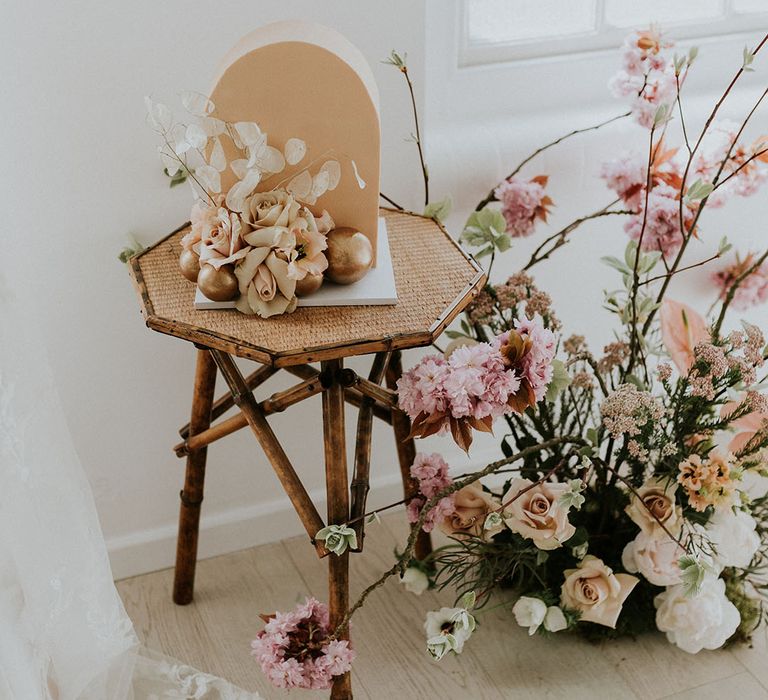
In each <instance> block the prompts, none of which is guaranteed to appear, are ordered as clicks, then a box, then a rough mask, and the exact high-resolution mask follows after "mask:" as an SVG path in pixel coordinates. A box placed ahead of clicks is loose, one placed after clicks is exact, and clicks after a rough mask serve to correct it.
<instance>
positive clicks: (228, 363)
mask: <svg viewBox="0 0 768 700" xmlns="http://www.w3.org/2000/svg"><path fill="white" fill-rule="evenodd" d="M210 353H211V355H212V356H213V359H214V360H215V362H216V364H217V365H218V367H219V371H220V372H221V375H222V376H223V377H224V381H226V383H227V386H229V390H230V391H231V392H232V398H233V399H234V402H235V403H236V404H237V406H238V407H239V408H240V410H241V412H242V414H243V415H244V416H245V418H246V420H247V421H248V425H249V426H250V427H251V430H252V431H253V434H254V436H255V437H256V440H257V441H258V442H259V445H261V449H262V450H263V452H264V454H265V455H266V457H267V459H269V461H270V463H271V464H272V468H273V469H274V470H275V473H276V474H277V478H278V479H280V483H281V484H282V486H283V489H284V490H285V493H286V494H287V495H288V498H290V499H291V503H292V504H293V507H294V509H295V510H296V513H297V515H298V516H299V519H300V520H301V522H302V524H303V525H304V529H305V530H306V531H307V534H308V535H309V539H310V540H311V541H312V544H314V546H315V549H316V550H317V553H318V554H319V555H320V556H325V555H326V554H327V553H328V552H327V550H326V549H325V547H324V546H323V544H322V543H321V542H316V541H315V539H314V538H315V535H316V534H317V533H318V532H319V531H320V530H322V529H323V527H325V524H324V523H323V519H322V518H321V517H320V514H319V513H318V512H317V508H315V504H314V503H313V502H312V499H311V498H310V497H309V494H308V493H307V490H306V488H304V484H303V483H302V482H301V479H299V476H298V474H296V471H295V470H294V468H293V465H292V464H291V462H290V460H289V459H288V456H287V455H286V454H285V451H284V450H283V447H282V445H281V444H280V443H279V441H278V439H277V437H276V436H275V434H274V432H273V431H272V428H271V427H270V425H269V423H268V422H267V419H266V417H265V416H264V411H262V409H261V407H260V406H259V404H258V403H257V401H256V399H255V398H254V396H253V394H252V393H251V391H250V389H248V386H247V385H246V383H245V379H244V378H243V375H242V374H241V373H240V370H239V369H238V368H237V365H236V364H235V362H234V360H233V359H232V357H231V356H230V355H228V354H227V353H225V352H223V351H221V350H214V349H213V348H211V350H210ZM342 400H343V397H342Z"/></svg>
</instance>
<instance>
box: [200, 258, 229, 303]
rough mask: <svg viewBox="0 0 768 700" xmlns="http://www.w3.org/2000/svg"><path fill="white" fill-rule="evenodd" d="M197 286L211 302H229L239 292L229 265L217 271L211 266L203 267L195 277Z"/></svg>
mask: <svg viewBox="0 0 768 700" xmlns="http://www.w3.org/2000/svg"><path fill="white" fill-rule="evenodd" d="M197 286H198V287H200V291H201V292H202V293H203V294H205V296H207V297H208V298H209V299H210V300H211V301H230V300H231V299H234V298H235V297H236V296H237V295H238V292H239V289H238V286H237V277H235V273H234V272H232V267H231V266H230V265H223V266H222V267H220V268H219V269H218V270H217V269H216V268H215V267H213V266H212V265H203V267H202V268H201V269H200V274H199V275H198V276H197Z"/></svg>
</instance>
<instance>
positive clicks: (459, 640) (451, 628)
mask: <svg viewBox="0 0 768 700" xmlns="http://www.w3.org/2000/svg"><path fill="white" fill-rule="evenodd" d="M475 625H476V623H475V618H474V617H473V616H472V615H471V614H470V613H469V612H468V611H467V610H465V609H464V608H440V610H436V611H431V612H428V613H427V618H426V620H425V622H424V631H425V632H426V633H427V651H429V653H430V654H431V655H432V658H434V659H435V660H436V661H439V660H440V659H442V658H443V656H445V655H446V654H447V653H448V652H449V651H452V652H454V653H455V654H461V651H462V649H463V648H464V642H466V641H467V639H469V638H470V636H471V635H472V632H473V631H474V629H475Z"/></svg>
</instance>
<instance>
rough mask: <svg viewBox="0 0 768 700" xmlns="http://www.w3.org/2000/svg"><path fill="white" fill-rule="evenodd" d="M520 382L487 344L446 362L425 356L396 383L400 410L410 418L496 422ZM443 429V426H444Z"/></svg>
mask: <svg viewBox="0 0 768 700" xmlns="http://www.w3.org/2000/svg"><path fill="white" fill-rule="evenodd" d="M519 386H520V379H519V377H518V376H517V375H516V373H515V372H514V371H512V370H511V369H509V368H508V367H506V365H505V364H504V359H503V358H502V356H501V353H500V352H499V350H498V347H494V346H492V345H490V344H489V343H477V344H475V345H465V346H463V347H460V348H457V349H456V350H454V351H453V352H452V353H451V355H450V357H449V358H448V359H447V360H445V359H443V358H442V357H440V356H439V355H428V356H427V357H425V358H424V359H422V360H421V361H420V362H419V363H418V364H417V365H416V366H415V367H414V368H413V369H411V370H409V371H407V372H406V373H404V374H403V376H402V377H401V378H400V380H399V381H398V383H397V392H398V399H399V404H400V408H402V409H403V410H404V411H405V412H406V413H407V414H408V415H409V416H410V418H411V419H412V420H413V419H416V418H418V417H421V416H423V415H430V416H431V415H436V414H443V415H445V416H446V417H451V418H465V417H468V416H472V417H474V418H477V419H483V418H488V417H491V418H496V417H498V416H500V415H502V414H504V413H506V412H508V410H509V407H508V406H507V400H508V399H509V396H510V394H513V393H514V392H515V391H517V389H518V388H519ZM443 429H445V426H443Z"/></svg>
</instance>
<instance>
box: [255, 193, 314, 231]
mask: <svg viewBox="0 0 768 700" xmlns="http://www.w3.org/2000/svg"><path fill="white" fill-rule="evenodd" d="M300 208H301V205H300V204H299V203H298V202H297V201H296V200H295V199H294V198H293V195H291V194H289V193H288V192H285V191H284V190H274V191H271V192H255V193H254V194H252V195H251V196H250V197H248V198H247V199H246V200H245V211H243V214H242V217H243V223H245V224H247V225H248V226H250V227H251V228H268V227H271V226H286V227H287V226H290V225H291V224H293V222H294V221H295V220H296V217H297V216H298V215H299V209H300Z"/></svg>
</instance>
